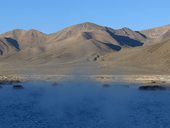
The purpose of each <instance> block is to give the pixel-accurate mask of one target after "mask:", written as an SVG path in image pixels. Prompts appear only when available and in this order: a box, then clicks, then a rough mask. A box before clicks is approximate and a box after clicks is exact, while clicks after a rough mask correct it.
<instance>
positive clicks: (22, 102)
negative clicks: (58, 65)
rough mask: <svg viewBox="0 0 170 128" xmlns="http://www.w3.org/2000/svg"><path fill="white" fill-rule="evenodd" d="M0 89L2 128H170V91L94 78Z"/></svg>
mask: <svg viewBox="0 0 170 128" xmlns="http://www.w3.org/2000/svg"><path fill="white" fill-rule="evenodd" d="M51 84H52V83H50V82H26V83H23V86H24V88H25V89H24V90H14V89H13V88H12V86H10V85H4V86H3V88H2V89H0V128H170V118H169V117H170V101H169V99H170V91H168V90H167V91H139V90H138V86H134V85H132V84H131V85H129V84H124V83H112V84H111V86H109V87H103V86H102V84H100V83H97V82H93V81H65V82H60V83H59V85H58V86H51Z"/></svg>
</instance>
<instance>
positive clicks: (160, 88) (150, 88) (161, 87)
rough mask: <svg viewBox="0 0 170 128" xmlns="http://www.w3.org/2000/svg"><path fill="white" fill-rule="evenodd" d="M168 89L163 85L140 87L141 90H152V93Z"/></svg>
mask: <svg viewBox="0 0 170 128" xmlns="http://www.w3.org/2000/svg"><path fill="white" fill-rule="evenodd" d="M166 89H167V88H166V87H164V86H161V85H145V86H140V87H139V90H144V91H147V90H150V91H155V90H166Z"/></svg>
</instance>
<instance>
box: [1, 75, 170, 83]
mask: <svg viewBox="0 0 170 128" xmlns="http://www.w3.org/2000/svg"><path fill="white" fill-rule="evenodd" d="M69 79H85V80H95V81H98V82H102V83H110V82H128V83H146V84H149V83H150V84H170V75H79V76H75V75H0V82H3V81H6V82H10V81H11V82H12V81H14V82H15V81H30V80H45V81H60V80H69Z"/></svg>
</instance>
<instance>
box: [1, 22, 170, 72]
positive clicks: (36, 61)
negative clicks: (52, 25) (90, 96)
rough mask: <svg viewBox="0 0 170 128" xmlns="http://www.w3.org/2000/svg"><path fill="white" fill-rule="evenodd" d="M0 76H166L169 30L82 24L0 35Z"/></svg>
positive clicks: (168, 28) (169, 57)
mask: <svg viewBox="0 0 170 128" xmlns="http://www.w3.org/2000/svg"><path fill="white" fill-rule="evenodd" d="M0 72H1V75H11V74H24V75H70V74H74V75H113V74H114V75H141V74H142V75H145V74H146V75H148V74H149V75H167V74H170V26H168V25H167V26H163V27H158V28H153V29H148V30H142V31H133V30H131V29H129V28H122V29H112V28H109V27H105V26H99V25H96V24H94V23H89V22H87V23H82V24H78V25H74V26H71V27H67V28H65V29H63V30H61V31H59V32H56V33H52V34H45V33H42V32H39V31H37V30H19V29H17V30H12V31H10V32H7V33H3V34H1V35H0Z"/></svg>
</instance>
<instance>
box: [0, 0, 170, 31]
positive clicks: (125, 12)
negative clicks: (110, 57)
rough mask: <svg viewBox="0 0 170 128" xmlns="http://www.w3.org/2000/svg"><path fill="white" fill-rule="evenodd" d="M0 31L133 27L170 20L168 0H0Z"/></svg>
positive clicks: (138, 28) (158, 23)
mask: <svg viewBox="0 0 170 128" xmlns="http://www.w3.org/2000/svg"><path fill="white" fill-rule="evenodd" d="M0 2H1V3H0V5H1V7H0V33H3V32H6V31H9V30H12V29H16V28H18V29H32V28H34V29H38V30H40V31H42V32H45V33H52V32H56V31H58V30H60V29H62V28H65V27H67V26H70V25H73V24H77V23H82V22H87V21H89V22H94V23H96V24H99V25H104V26H110V27H112V28H121V27H129V28H131V29H134V30H141V29H146V28H152V27H155V26H162V25H167V24H170V14H169V13H170V7H169V5H170V0H1V1H0Z"/></svg>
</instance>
